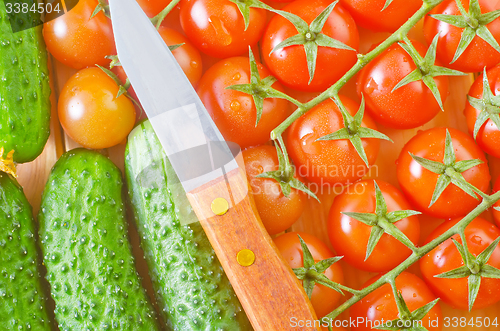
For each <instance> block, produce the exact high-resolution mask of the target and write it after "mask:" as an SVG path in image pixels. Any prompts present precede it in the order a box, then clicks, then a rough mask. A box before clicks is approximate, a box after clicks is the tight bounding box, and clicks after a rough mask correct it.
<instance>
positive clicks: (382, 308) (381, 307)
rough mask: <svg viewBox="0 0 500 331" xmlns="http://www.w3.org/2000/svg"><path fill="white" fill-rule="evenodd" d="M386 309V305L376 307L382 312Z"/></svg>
mask: <svg viewBox="0 0 500 331" xmlns="http://www.w3.org/2000/svg"><path fill="white" fill-rule="evenodd" d="M384 308H385V305H378V306H377V307H375V309H377V310H378V311H382V310H384Z"/></svg>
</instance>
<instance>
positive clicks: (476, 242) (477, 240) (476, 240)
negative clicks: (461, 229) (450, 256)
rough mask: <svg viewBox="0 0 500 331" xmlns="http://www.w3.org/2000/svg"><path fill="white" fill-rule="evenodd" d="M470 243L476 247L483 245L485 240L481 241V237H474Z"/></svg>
mask: <svg viewBox="0 0 500 331" xmlns="http://www.w3.org/2000/svg"><path fill="white" fill-rule="evenodd" d="M470 241H471V243H473V244H475V245H481V243H482V242H483V239H481V237H479V236H472V237H471V238H470Z"/></svg>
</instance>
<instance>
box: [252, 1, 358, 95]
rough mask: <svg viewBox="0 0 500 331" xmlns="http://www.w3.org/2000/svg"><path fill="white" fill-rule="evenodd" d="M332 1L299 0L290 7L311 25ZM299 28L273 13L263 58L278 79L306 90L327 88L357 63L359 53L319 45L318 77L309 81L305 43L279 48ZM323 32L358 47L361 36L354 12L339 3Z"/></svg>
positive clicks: (290, 85) (315, 76)
mask: <svg viewBox="0 0 500 331" xmlns="http://www.w3.org/2000/svg"><path fill="white" fill-rule="evenodd" d="M330 3H331V2H330V1H328V0H296V1H294V2H292V3H290V4H288V5H287V6H286V7H284V8H283V10H284V11H288V12H290V13H293V14H295V15H298V16H299V17H301V18H302V19H303V20H304V21H306V22H307V24H310V23H311V22H312V21H313V20H314V19H315V18H316V17H317V16H318V15H319V14H320V13H321V12H322V11H323V10H324V9H325V8H326V7H327V6H328V5H329V4H330ZM297 33H298V32H297V29H296V28H295V27H294V26H293V24H292V23H290V22H289V21H288V20H287V19H285V18H283V17H282V16H280V15H278V14H276V15H274V16H273V18H272V19H271V21H270V22H269V25H268V26H267V29H266V31H265V33H264V36H263V38H262V43H261V47H262V57H263V58H264V62H265V64H266V65H267V67H268V68H269V70H270V71H271V73H272V74H273V76H275V77H276V78H278V79H279V80H280V82H282V83H283V85H286V86H288V87H291V88H293V89H297V90H302V91H323V90H325V89H327V88H328V87H329V86H330V85H332V84H333V83H335V82H336V81H337V80H338V79H339V78H340V77H342V75H344V74H345V73H346V72H347V71H348V70H349V69H350V68H351V67H352V66H353V65H354V64H355V63H356V60H357V58H356V52H354V51H351V50H340V49H334V48H328V47H318V57H317V62H316V71H315V74H314V79H313V80H312V81H311V83H310V84H309V79H310V77H309V72H308V69H307V61H306V54H305V51H304V46H303V45H295V46H289V47H285V48H282V49H278V50H276V51H275V52H273V53H272V54H271V51H272V50H273V48H274V47H275V46H276V45H278V44H279V43H280V42H282V41H284V40H286V39H288V38H290V37H292V36H294V35H296V34H297ZM322 33H323V34H325V35H327V36H329V37H332V38H334V39H337V40H339V41H341V42H343V43H344V44H346V45H348V46H350V47H352V48H354V49H358V46H359V35H358V30H357V28H356V24H355V23H354V20H353V19H352V17H351V15H350V14H349V13H348V12H347V11H346V10H345V9H344V8H343V7H342V6H341V5H339V4H337V5H336V6H335V9H334V10H333V12H332V13H331V14H330V16H329V17H328V19H327V21H326V24H325V25H324V26H323V30H322Z"/></svg>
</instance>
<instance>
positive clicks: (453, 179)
mask: <svg viewBox="0 0 500 331" xmlns="http://www.w3.org/2000/svg"><path fill="white" fill-rule="evenodd" d="M410 156H411V157H412V159H413V160H415V161H416V162H417V163H418V164H420V165H421V166H422V167H424V168H425V169H427V170H429V171H432V172H433V173H435V174H438V175H439V177H438V180H437V183H436V187H435V189H434V192H433V194H432V199H431V203H430V205H429V207H431V206H432V205H433V204H434V203H435V202H436V201H437V200H438V199H439V197H440V196H441V194H442V193H443V192H444V190H445V189H446V188H447V187H448V185H450V184H454V185H455V186H457V187H458V188H460V189H461V190H462V191H464V192H465V193H467V194H468V195H470V196H471V197H473V198H474V199H476V200H477V199H478V197H477V195H476V193H477V194H479V195H480V196H481V197H483V198H484V197H487V195H485V194H484V193H483V192H482V191H481V190H479V189H477V188H476V187H475V186H474V185H472V184H470V183H469V182H467V181H466V180H465V178H464V176H463V175H462V173H463V172H465V171H467V170H469V169H471V168H473V167H475V166H478V165H480V164H482V163H483V161H481V160H479V159H472V160H463V161H459V162H456V155H455V149H454V148H453V142H452V140H451V135H450V132H449V131H448V129H446V142H445V150H444V158H443V163H441V162H437V161H432V160H429V159H426V158H423V157H420V156H417V155H414V154H412V153H410Z"/></svg>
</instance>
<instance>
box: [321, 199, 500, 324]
mask: <svg viewBox="0 0 500 331" xmlns="http://www.w3.org/2000/svg"><path fill="white" fill-rule="evenodd" d="M498 201H500V191H498V192H496V193H495V194H493V195H491V196H489V198H488V199H483V201H482V202H481V203H480V204H479V205H478V206H477V207H476V208H475V209H474V210H473V211H471V212H470V213H469V214H468V215H467V216H465V217H464V218H463V219H462V220H461V221H460V222H458V223H457V224H455V225H454V226H453V227H451V228H450V229H448V230H447V231H445V232H444V233H443V234H441V235H440V236H439V237H437V238H436V239H434V240H432V241H431V242H429V243H428V244H426V245H424V246H422V247H419V248H417V249H416V250H415V251H414V252H413V253H412V254H411V255H410V256H409V257H408V258H407V259H406V260H405V261H403V262H402V263H401V264H400V265H398V266H397V267H395V268H394V269H392V270H391V271H389V272H387V273H386V274H384V275H383V276H382V277H380V278H379V279H378V280H377V281H375V282H374V283H373V284H371V285H369V286H367V287H365V288H363V289H361V290H359V291H358V292H356V294H355V295H353V296H352V297H351V298H350V299H348V300H347V301H345V302H343V303H342V304H341V305H340V306H339V307H337V309H335V310H334V311H332V312H331V313H330V314H328V315H326V317H327V318H330V319H332V320H334V319H335V318H337V317H338V316H339V315H340V314H341V313H342V312H344V311H345V310H347V309H348V308H349V307H351V306H352V305H354V304H355V303H356V302H358V301H359V300H361V299H363V298H364V297H365V296H367V295H368V294H370V293H371V292H373V291H375V290H376V289H378V288H379V287H381V286H382V285H384V284H390V283H391V282H393V281H394V280H395V279H396V277H397V276H399V275H400V274H401V273H402V272H403V271H405V270H406V269H407V268H408V267H409V266H411V265H412V264H414V263H415V262H417V261H418V260H420V259H421V258H422V257H423V256H424V255H425V254H427V253H429V252H430V251H432V250H433V249H434V248H436V247H437V246H438V245H440V244H441V243H443V242H444V241H446V240H448V239H449V238H451V237H452V236H454V235H456V234H459V233H460V232H463V230H464V229H465V228H466V227H467V226H468V225H469V224H470V223H471V222H472V221H473V220H474V219H475V218H476V217H478V216H480V215H481V214H482V213H483V212H484V211H486V210H487V209H489V208H491V207H492V206H493V205H494V204H495V203H496V202H498Z"/></svg>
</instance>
